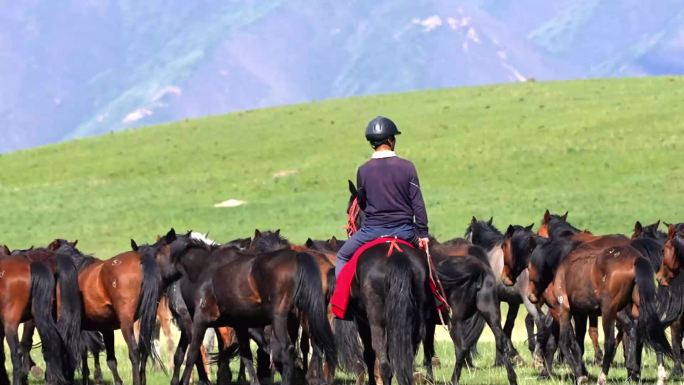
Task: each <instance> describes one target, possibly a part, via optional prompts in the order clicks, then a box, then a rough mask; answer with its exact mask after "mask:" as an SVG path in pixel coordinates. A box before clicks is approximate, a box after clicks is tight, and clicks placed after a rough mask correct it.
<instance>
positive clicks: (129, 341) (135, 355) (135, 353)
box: [121, 321, 143, 385]
mask: <svg viewBox="0 0 684 385" xmlns="http://www.w3.org/2000/svg"><path fill="white" fill-rule="evenodd" d="M121 334H123V337H124V340H125V341H126V345H127V346H128V359H129V360H130V361H131V375H132V376H133V385H143V384H142V383H141V380H140V355H139V350H138V342H137V341H136V338H135V332H134V330H133V322H130V321H123V322H121Z"/></svg>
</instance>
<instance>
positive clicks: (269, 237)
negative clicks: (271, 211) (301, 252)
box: [249, 230, 291, 253]
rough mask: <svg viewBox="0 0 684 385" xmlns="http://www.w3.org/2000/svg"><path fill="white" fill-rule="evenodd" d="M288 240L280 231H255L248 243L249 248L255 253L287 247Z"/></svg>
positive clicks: (288, 245) (288, 246)
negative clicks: (250, 241)
mask: <svg viewBox="0 0 684 385" xmlns="http://www.w3.org/2000/svg"><path fill="white" fill-rule="evenodd" d="M290 247H291V245H290V242H289V241H288V240H287V238H285V237H281V236H280V231H279V230H276V231H261V232H257V233H256V234H255V236H254V238H253V239H252V243H251V244H250V245H249V250H250V251H253V252H257V253H265V252H269V251H276V250H282V249H289V248H290Z"/></svg>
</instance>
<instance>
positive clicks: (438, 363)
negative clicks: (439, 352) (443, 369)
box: [432, 356, 442, 368]
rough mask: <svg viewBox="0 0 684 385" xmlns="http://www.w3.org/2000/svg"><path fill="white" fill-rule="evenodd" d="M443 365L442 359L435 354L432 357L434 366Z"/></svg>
mask: <svg viewBox="0 0 684 385" xmlns="http://www.w3.org/2000/svg"><path fill="white" fill-rule="evenodd" d="M440 366H442V361H440V360H439V357H437V356H434V357H432V367H433V368H439V367H440Z"/></svg>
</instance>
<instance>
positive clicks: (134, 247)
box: [131, 238, 138, 251]
mask: <svg viewBox="0 0 684 385" xmlns="http://www.w3.org/2000/svg"><path fill="white" fill-rule="evenodd" d="M131 249H133V251H138V244H137V243H135V241H134V240H133V239H132V238H131Z"/></svg>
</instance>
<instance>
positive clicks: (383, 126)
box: [366, 116, 401, 145]
mask: <svg viewBox="0 0 684 385" xmlns="http://www.w3.org/2000/svg"><path fill="white" fill-rule="evenodd" d="M399 134H401V132H399V130H398V129H397V125H396V124H394V122H393V121H391V120H390V119H388V118H386V117H384V116H378V117H376V118H375V119H373V120H371V121H370V122H368V126H366V139H368V141H369V142H371V144H373V145H379V144H382V143H383V142H384V141H386V140H387V139H389V138H391V137H392V136H394V135H399Z"/></svg>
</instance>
